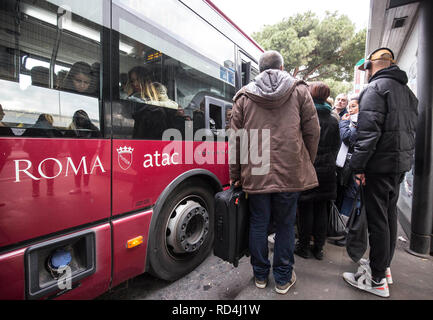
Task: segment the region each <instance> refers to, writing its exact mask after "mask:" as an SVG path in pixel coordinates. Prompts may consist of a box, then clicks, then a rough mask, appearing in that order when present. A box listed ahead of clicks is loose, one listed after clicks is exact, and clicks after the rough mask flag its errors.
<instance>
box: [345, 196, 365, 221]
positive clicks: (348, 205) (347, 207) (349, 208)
mask: <svg viewBox="0 0 433 320" xmlns="http://www.w3.org/2000/svg"><path fill="white" fill-rule="evenodd" d="M353 201H355V199H353V198H349V197H346V196H344V198H343V203H342V204H341V209H340V213H341V214H343V215H345V216H346V217H350V214H351V212H352V207H353ZM356 206H357V207H358V208H360V207H361V201H359V199H358V201H357V203H356Z"/></svg>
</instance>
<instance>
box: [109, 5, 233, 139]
mask: <svg viewBox="0 0 433 320" xmlns="http://www.w3.org/2000/svg"><path fill="white" fill-rule="evenodd" d="M182 6H183V5H178V4H176V3H173V4H172V5H170V8H166V9H167V15H169V16H170V15H172V16H173V19H175V21H173V23H174V24H177V23H179V24H182V23H184V18H185V16H183V17H182V15H180V14H179V12H178V11H176V10H174V9H175V8H178V9H181V8H182ZM133 7H134V8H131V10H134V9H137V10H144V11H143V13H144V12H145V9H146V8H145V7H146V6H145V3H144V2H137V3H134V5H133ZM171 9H173V10H171ZM114 11H115V12H114V16H115V17H118V19H119V20H118V21H115V22H113V25H118V30H116V31H119V98H120V101H119V104H118V108H117V107H116V110H113V135H114V137H116V138H123V139H152V140H161V139H162V138H163V133H164V132H166V129H175V130H173V131H170V132H176V135H175V136H172V138H174V139H187V138H188V139H191V138H194V135H195V134H196V132H197V131H198V130H200V129H205V128H206V129H209V128H210V127H212V125H211V124H210V123H205V121H206V119H207V118H210V119H211V120H212V121H214V122H215V124H214V126H217V127H218V128H220V129H221V128H222V126H223V119H221V118H222V116H221V114H219V115H218V111H216V110H213V109H212V108H211V110H210V112H213V113H214V117H212V116H209V117H207V116H206V115H205V106H204V103H205V100H204V98H205V96H210V97H215V98H219V99H221V100H225V101H231V99H232V97H233V96H234V94H235V87H234V71H233V70H234V60H235V59H234V52H235V51H234V44H233V43H232V42H231V41H229V40H228V39H226V38H224V37H222V36H221V34H219V33H218V32H216V30H214V29H213V28H212V27H210V26H209V25H207V24H203V27H204V28H206V32H209V34H211V35H212V36H213V35H215V39H219V40H218V41H219V42H218V54H214V55H213V56H205V55H204V53H202V52H198V51H195V50H197V48H195V49H193V48H189V47H187V44H184V43H181V42H182V39H181V38H172V35H168V34H163V31H156V28H157V27H155V28H148V26H146V25H144V24H141V23H140V22H138V21H137V19H136V18H134V15H133V14H131V13H130V11H129V10H128V9H124V8H118V7H116V6H114ZM117 11H118V12H117ZM187 14H190V12H189V11H188V12H187ZM191 15H192V16H191V19H192V21H194V23H197V24H198V25H202V24H201V22H202V21H201V20H200V18H198V17H196V16H195V15H193V14H192V13H191ZM178 19H179V20H178ZM194 19H197V21H195V20H194ZM207 28H209V29H207ZM184 29H185V28H182V30H184ZM196 37H197V36H196ZM190 40H191V39H190ZM202 40H203V39H198V38H197V39H194V41H195V42H196V43H199V44H200V45H201V46H202V48H201V49H202V50H204V51H206V50H208V51H209V47H207V46H206V44H204V43H203V41H202ZM220 40H221V41H220ZM212 45H214V41H212ZM157 48H164V51H159V50H158V49H157ZM215 56H217V57H218V58H216V57H215ZM212 59H214V60H212ZM215 60H219V63H217V62H215ZM138 66H140V67H138ZM125 74H127V75H128V76H127V77H125ZM125 78H126V79H127V82H126V83H125ZM144 79H146V80H144ZM137 80H139V81H137ZM150 84H151V85H150ZM153 90H155V91H156V94H155V95H154V96H155V97H153V92H152V91H153ZM132 102H133V103H132ZM155 107H159V110H158V109H157V108H155ZM218 109H219V112H220V113H221V109H220V108H218ZM213 118H215V119H213ZM209 121H210V120H209ZM188 130H189V132H187V131H188ZM197 139H199V140H201V139H202V138H201V137H197Z"/></svg>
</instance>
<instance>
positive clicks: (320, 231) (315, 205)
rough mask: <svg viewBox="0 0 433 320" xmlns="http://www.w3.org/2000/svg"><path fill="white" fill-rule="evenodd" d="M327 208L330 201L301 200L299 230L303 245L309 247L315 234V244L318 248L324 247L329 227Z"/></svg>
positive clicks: (300, 241)
mask: <svg viewBox="0 0 433 320" xmlns="http://www.w3.org/2000/svg"><path fill="white" fill-rule="evenodd" d="M327 208H328V201H315V202H299V204H298V211H299V215H298V227H299V230H298V231H299V243H300V245H301V246H303V247H308V246H309V245H310V239H311V236H313V237H314V246H315V247H316V248H318V249H322V248H323V246H324V245H325V241H326V232H327V228H328V209H327Z"/></svg>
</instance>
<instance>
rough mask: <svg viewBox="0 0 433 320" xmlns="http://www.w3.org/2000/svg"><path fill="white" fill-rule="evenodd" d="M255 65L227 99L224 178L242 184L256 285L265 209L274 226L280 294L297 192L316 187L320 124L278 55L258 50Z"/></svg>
mask: <svg viewBox="0 0 433 320" xmlns="http://www.w3.org/2000/svg"><path fill="white" fill-rule="evenodd" d="M259 68H260V72H261V73H260V74H259V75H258V76H257V77H256V78H255V79H254V81H253V82H251V83H250V84H248V85H247V86H245V87H243V88H242V89H241V90H240V91H239V92H238V93H237V94H236V95H235V97H234V98H233V101H234V105H233V109H232V115H231V119H230V129H231V130H232V131H231V136H230V141H229V152H230V181H231V183H232V184H241V185H242V189H243V190H244V191H245V192H247V193H248V195H249V203H250V213H251V215H250V235H249V239H250V253H251V264H252V267H253V272H254V277H255V284H256V286H257V287H259V288H264V287H266V285H267V282H268V276H269V272H270V262H269V259H268V243H267V230H268V225H269V221H270V217H271V214H272V217H273V220H274V222H275V224H276V226H277V229H276V236H275V246H274V259H273V269H272V270H273V275H274V280H275V284H276V287H275V289H276V291H277V292H278V293H281V294H285V293H287V291H288V290H289V289H290V287H291V286H292V285H293V284H294V283H295V281H296V276H295V273H294V272H293V264H294V257H293V251H294V243H295V232H294V224H295V220H296V208H297V200H298V197H299V193H300V192H301V191H304V190H308V189H312V188H314V187H317V186H318V181H317V176H316V172H315V170H314V166H313V163H314V159H315V157H316V153H317V147H318V143H319V136H320V126H319V121H318V117H317V112H316V108H315V107H314V103H313V100H312V98H311V95H310V93H309V91H308V88H307V85H306V83H305V82H303V81H298V80H296V79H294V78H293V77H292V76H290V75H289V74H288V73H287V72H285V71H283V58H282V56H281V55H280V54H279V53H278V52H276V51H267V52H265V53H264V54H263V55H262V56H261V58H260V61H259ZM237 138H239V139H240V143H236V142H237ZM260 151H261V152H260ZM260 153H261V155H260V156H259V154H260Z"/></svg>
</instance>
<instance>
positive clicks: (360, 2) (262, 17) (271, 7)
mask: <svg viewBox="0 0 433 320" xmlns="http://www.w3.org/2000/svg"><path fill="white" fill-rule="evenodd" d="M211 1H212V2H213V3H214V4H215V5H216V6H217V7H218V8H220V9H221V11H222V12H224V13H225V14H226V15H227V16H228V17H229V18H230V19H231V20H232V21H233V22H234V23H235V24H237V25H238V27H240V28H241V29H242V30H243V31H245V33H247V34H248V35H251V34H252V33H253V32H257V31H260V30H261V29H262V27H263V25H266V24H275V23H277V22H279V21H281V20H282V19H283V18H287V17H290V16H292V15H294V14H296V13H302V12H305V11H308V10H311V11H313V12H315V13H316V14H317V15H318V16H319V17H323V16H324V14H325V11H326V10H328V11H331V12H333V11H338V12H339V13H340V14H345V15H347V16H348V17H349V18H350V19H351V20H352V21H353V22H354V23H355V26H356V30H360V29H363V28H367V27H368V18H369V8H370V0H356V1H353V0H350V1H348V0H295V1H294V0H211Z"/></svg>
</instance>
